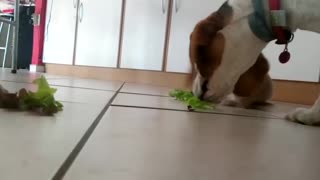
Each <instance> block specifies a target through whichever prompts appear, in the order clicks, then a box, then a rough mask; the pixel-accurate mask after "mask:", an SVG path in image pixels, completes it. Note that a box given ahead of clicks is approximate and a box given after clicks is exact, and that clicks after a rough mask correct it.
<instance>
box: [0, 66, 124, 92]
mask: <svg viewBox="0 0 320 180" xmlns="http://www.w3.org/2000/svg"><path fill="white" fill-rule="evenodd" d="M10 71H11V69H0V80H2V81H11V82H21V83H32V82H33V80H35V79H37V78H39V77H41V76H42V75H43V76H45V77H46V78H47V80H48V82H49V84H50V85H56V86H66V87H76V88H86V89H97V90H106V91H117V90H119V88H120V87H121V85H122V84H123V83H122V82H118V81H100V80H93V79H80V78H74V77H67V76H60V75H53V74H44V73H30V72H28V71H27V70H19V71H18V72H17V74H12V73H10Z"/></svg>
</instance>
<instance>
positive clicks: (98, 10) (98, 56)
mask: <svg viewBox="0 0 320 180" xmlns="http://www.w3.org/2000/svg"><path fill="white" fill-rule="evenodd" d="M121 8H122V1H121V0H80V3H79V18H78V21H79V23H78V32H77V43H76V57H75V64H76V65H85V66H98V67H116V66H117V59H118V49H119V36H120V21H121Z"/></svg>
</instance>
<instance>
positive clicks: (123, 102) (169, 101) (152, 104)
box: [112, 93, 283, 118]
mask: <svg viewBox="0 0 320 180" xmlns="http://www.w3.org/2000/svg"><path fill="white" fill-rule="evenodd" d="M112 104H113V105H120V106H133V107H146V108H160V109H170V110H187V106H186V105H185V104H183V103H181V102H179V101H176V100H175V99H173V98H171V97H159V96H146V95H137V94H126V93H120V94H119V95H118V96H117V97H116V99H115V100H114V101H113V103H112ZM206 112H211V113H220V114H229V115H241V116H254V117H268V118H282V117H283V114H281V113H275V112H264V111H261V110H251V109H242V108H233V107H226V106H216V108H215V109H214V110H212V111H206Z"/></svg>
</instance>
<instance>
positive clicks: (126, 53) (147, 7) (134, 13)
mask: <svg viewBox="0 0 320 180" xmlns="http://www.w3.org/2000/svg"><path fill="white" fill-rule="evenodd" d="M167 14H168V0H128V1H126V11H125V22H124V32H123V46H122V55H121V56H122V58H121V68H130V69H144V70H157V71H160V70H162V64H163V54H164V43H165V34H166V22H167Z"/></svg>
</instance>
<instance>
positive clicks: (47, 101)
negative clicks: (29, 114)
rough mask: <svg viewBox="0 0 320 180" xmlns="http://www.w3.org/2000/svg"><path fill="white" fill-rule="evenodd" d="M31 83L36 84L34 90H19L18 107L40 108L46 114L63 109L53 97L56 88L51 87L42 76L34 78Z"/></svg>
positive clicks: (27, 108) (25, 108) (26, 108)
mask: <svg viewBox="0 0 320 180" xmlns="http://www.w3.org/2000/svg"><path fill="white" fill-rule="evenodd" d="M33 83H34V84H36V85H38V90H37V91H36V92H31V91H26V90H20V93H19V94H20V95H19V96H20V108H22V109H23V110H40V112H42V113H44V114H47V115H52V114H55V113H57V112H59V111H62V110H63V105H62V104H61V103H60V102H59V101H56V100H55V98H54V94H55V93H56V92H57V89H55V88H51V87H50V85H49V84H48V82H47V80H46V78H45V77H44V76H41V77H40V78H39V79H36V80H34V81H33Z"/></svg>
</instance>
